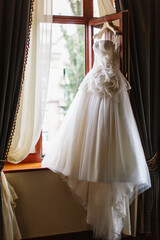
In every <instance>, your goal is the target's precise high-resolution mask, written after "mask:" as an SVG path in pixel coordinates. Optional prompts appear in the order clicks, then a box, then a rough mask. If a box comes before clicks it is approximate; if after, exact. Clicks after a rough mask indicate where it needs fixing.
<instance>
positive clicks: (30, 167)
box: [3, 162, 47, 173]
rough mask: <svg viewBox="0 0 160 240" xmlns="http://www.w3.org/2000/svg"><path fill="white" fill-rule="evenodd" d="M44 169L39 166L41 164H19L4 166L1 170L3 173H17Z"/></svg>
mask: <svg viewBox="0 0 160 240" xmlns="http://www.w3.org/2000/svg"><path fill="white" fill-rule="evenodd" d="M44 169H47V168H46V167H42V166H41V162H38V163H37V162H36V163H19V164H6V165H5V166H4V168H3V172H5V173H9V172H19V171H35V170H44Z"/></svg>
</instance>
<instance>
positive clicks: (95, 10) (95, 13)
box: [93, 0, 100, 17]
mask: <svg viewBox="0 0 160 240" xmlns="http://www.w3.org/2000/svg"><path fill="white" fill-rule="evenodd" d="M93 17H100V15H99V8H98V0H93Z"/></svg>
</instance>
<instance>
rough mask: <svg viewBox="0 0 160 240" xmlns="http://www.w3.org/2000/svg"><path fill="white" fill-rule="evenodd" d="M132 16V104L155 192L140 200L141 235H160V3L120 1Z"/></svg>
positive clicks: (155, 0)
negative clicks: (159, 154) (159, 165)
mask: <svg viewBox="0 0 160 240" xmlns="http://www.w3.org/2000/svg"><path fill="white" fill-rule="evenodd" d="M117 5H119V7H120V9H121V10H124V9H128V10H129V12H130V20H131V23H130V25H131V27H130V51H131V86H132V91H131V103H132V107H133V111H134V114H135V118H136V121H137V125H138V128H139V132H140V136H141V140H142V144H143V148H144V152H145V155H146V159H147V163H148V166H149V169H150V175H151V183H152V188H151V189H149V190H147V191H146V192H145V193H143V194H142V195H141V196H140V197H139V200H138V206H139V207H138V224H137V231H138V232H139V233H146V234H151V235H152V236H154V235H159V233H160V227H159V225H160V209H159V203H160V192H159V191H160V189H159V167H158V164H159V156H158V153H159V150H160V125H159V123H160V107H159V105H160V81H159V79H160V68H159V66H160V57H159V56H160V30H159V24H160V15H159V9H160V1H159V0H153V1H150V0H141V1H139V0H120V1H117Z"/></svg>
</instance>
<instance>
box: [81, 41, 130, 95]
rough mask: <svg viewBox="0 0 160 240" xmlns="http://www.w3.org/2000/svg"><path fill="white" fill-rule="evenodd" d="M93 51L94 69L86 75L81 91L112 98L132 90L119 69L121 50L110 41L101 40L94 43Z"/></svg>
mask: <svg viewBox="0 0 160 240" xmlns="http://www.w3.org/2000/svg"><path fill="white" fill-rule="evenodd" d="M93 50H94V64H93V68H92V69H91V71H90V72H89V73H88V74H87V75H86V77H85V79H84V81H83V82H82V84H81V86H80V89H82V88H87V90H88V91H89V92H94V93H97V94H99V95H101V96H104V95H109V96H110V97H113V96H115V95H116V93H118V92H120V91H121V90H122V89H130V85H129V83H128V81H127V80H126V79H125V77H124V76H123V74H122V73H121V71H120V69H119V65H120V64H119V48H117V46H116V45H115V44H114V43H113V42H112V41H110V40H100V41H97V42H95V43H94V45H93Z"/></svg>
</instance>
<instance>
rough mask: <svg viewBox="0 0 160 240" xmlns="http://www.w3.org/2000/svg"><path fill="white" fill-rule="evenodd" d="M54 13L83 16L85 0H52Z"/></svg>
mask: <svg viewBox="0 0 160 240" xmlns="http://www.w3.org/2000/svg"><path fill="white" fill-rule="evenodd" d="M52 3H53V14H54V15H66V16H83V0H52Z"/></svg>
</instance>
